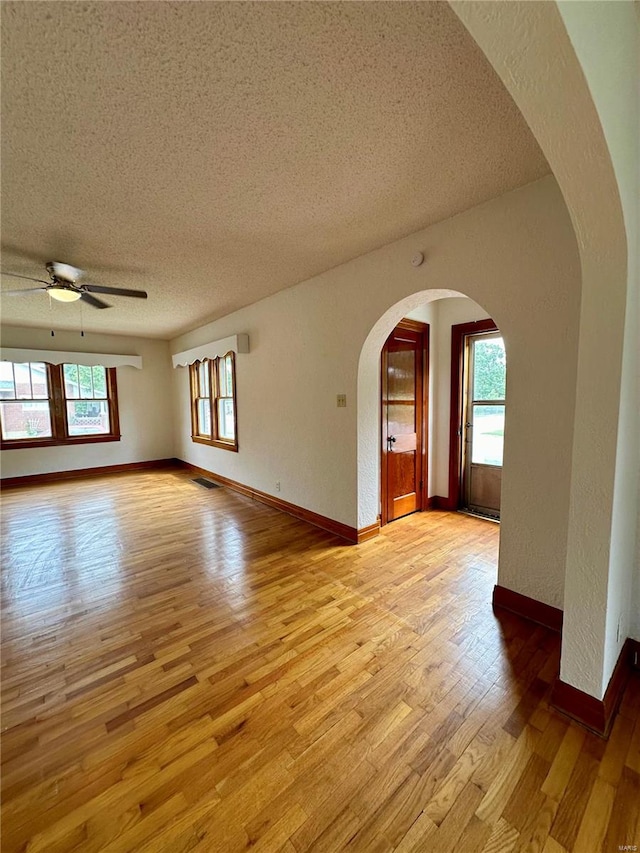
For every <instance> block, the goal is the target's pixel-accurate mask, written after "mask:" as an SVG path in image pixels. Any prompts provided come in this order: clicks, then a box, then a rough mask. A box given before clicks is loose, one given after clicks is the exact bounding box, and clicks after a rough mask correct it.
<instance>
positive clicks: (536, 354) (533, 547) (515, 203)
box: [354, 177, 580, 607]
mask: <svg viewBox="0 0 640 853" xmlns="http://www.w3.org/2000/svg"><path fill="white" fill-rule="evenodd" d="M422 240H423V242H422V244H419V243H418V242H417V238H416V237H415V236H414V237H413V238H412V240H411V244H412V245H411V248H412V249H413V250H414V251H415V250H416V249H419V248H424V249H426V252H425V254H426V261H425V263H424V264H423V265H422V267H420V268H419V272H416V271H414V272H412V273H411V274H410V275H411V278H415V279H416V281H415V283H414V286H413V287H412V288H411V287H410V282H411V278H409V277H408V276H407V274H406V272H405V267H404V264H403V263H400V261H401V254H398V261H399V263H398V265H397V266H396V264H395V263H389V261H388V259H387V252H389V253H390V252H391V251H394V252H395V248H394V249H393V250H391V249H385V250H382V251H381V253H380V263H376V262H375V261H376V260H377V258H372V263H371V265H370V269H369V273H370V275H369V280H370V292H371V293H372V294H373V292H374V290H373V287H374V286H375V295H376V299H375V300H374V299H373V298H372V299H370V300H369V301H368V302H367V303H366V304H364V305H362V306H361V309H360V315H361V319H364V315H365V313H366V315H367V316H368V322H367V325H366V328H364V329H363V331H362V336H361V341H362V344H361V345H360V347H359V356H358V371H357V377H354V378H356V382H357V389H356V390H357V411H356V413H355V415H356V424H355V428H356V441H357V450H356V461H357V468H356V472H355V473H356V488H357V493H356V498H357V526H358V528H359V529H363V528H367V527H369V526H370V525H374V524H375V523H376V520H377V516H378V511H379V488H380V485H379V484H380V477H379V465H380V460H379V431H378V430H379V405H380V400H379V391H378V388H379V364H380V352H381V349H382V346H383V344H384V342H385V340H386V338H387V337H388V335H389V333H390V332H391V330H392V329H393V328H394V326H395V325H396V324H397V323H398V321H399V320H401V319H402V318H403V316H405V315H406V314H407V313H410V312H411V311H412V310H414V309H415V308H417V307H418V306H420V305H422V304H425V303H426V304H429V303H432V302H433V301H434V300H438V299H444V298H447V297H452V296H466V297H468V298H470V299H472V300H473V301H474V302H475V303H477V304H478V305H480V306H482V307H483V308H484V309H485V311H486V312H487V314H488V315H489V316H490V317H491V318H492V319H493V320H494V321H495V323H496V324H497V326H498V328H499V329H500V331H501V333H502V337H503V340H504V342H505V347H506V350H507V353H508V390H507V394H508V415H507V429H506V437H505V438H506V441H505V455H504V470H503V475H504V476H503V481H502V510H501V531H500V557H499V567H498V583H499V584H500V585H501V586H504V587H506V588H507V589H510V590H514V591H515V592H518V593H520V594H521V595H525V596H528V597H530V598H534V599H537V600H538V601H541V602H543V603H545V604H549V605H551V606H552V607H562V601H563V594H564V571H565V562H566V540H567V523H568V521H567V519H568V507H569V493H570V465H571V446H572V441H573V425H574V424H573V420H574V403H575V378H576V370H577V345H578V324H579V311H580V288H579V282H580V278H579V264H578V256H577V247H576V241H575V235H574V233H573V230H572V228H571V225H570V222H569V219H568V217H567V213H566V208H565V207H564V204H563V202H562V200H561V197H560V195H559V193H558V192H557V186H556V184H555V181H554V180H553V178H551V177H549V178H548V179H543V180H542V181H540V182H536V183H535V184H532V185H529V186H528V187H526V188H523V189H522V190H519V191H516V192H514V193H510V194H507V195H505V196H502V197H500V198H499V199H496V200H494V201H492V202H490V203H489V204H487V205H484V206H482V207H481V208H477V209H475V210H474V211H469V212H468V213H466V214H463V215H461V216H460V217H454V218H453V219H451V220H448V221H447V222H444V223H440V224H439V225H438V226H435V227H432V228H431V229H429V230H428V231H426V232H424V236H423V238H422ZM398 249H399V250H400V251H401V249H402V244H398ZM404 257H405V258H406V257H407V256H406V255H405V256H404ZM408 257H409V258H410V257H411V254H408ZM405 262H406V263H408V260H407V261H405ZM423 268H424V269H423ZM427 283H430V284H432V285H434V286H432V287H429V286H426V287H425V286H424V284H427ZM420 284H422V287H420ZM416 285H417V286H416ZM437 285H440V286H439V287H438V286H437ZM374 312H375V313H374ZM541 412H547V413H550V414H551V416H549V417H543V418H541Z"/></svg>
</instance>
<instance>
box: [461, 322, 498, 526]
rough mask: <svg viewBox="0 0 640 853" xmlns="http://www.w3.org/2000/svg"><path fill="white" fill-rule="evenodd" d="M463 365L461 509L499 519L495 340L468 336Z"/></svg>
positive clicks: (486, 337) (490, 335) (496, 357)
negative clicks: (464, 378) (462, 497)
mask: <svg viewBox="0 0 640 853" xmlns="http://www.w3.org/2000/svg"><path fill="white" fill-rule="evenodd" d="M465 361H466V365H465V368H466V369H465V375H466V377H467V383H466V388H465V406H464V423H463V435H464V465H463V471H464V474H463V494H464V506H465V507H466V508H467V509H468V510H469V511H470V512H477V513H480V514H481V515H488V516H490V517H492V518H500V492H501V486H502V454H503V445H504V424H505V389H506V357H505V349H504V342H503V340H502V337H501V335H500V334H499V333H493V334H486V333H485V334H479V335H469V336H468V337H467V339H466V353H465Z"/></svg>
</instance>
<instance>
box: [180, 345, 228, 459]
mask: <svg viewBox="0 0 640 853" xmlns="http://www.w3.org/2000/svg"><path fill="white" fill-rule="evenodd" d="M189 375H190V378H191V438H192V439H193V441H198V442H201V443H202V444H212V445H214V447H222V448H224V449H225V450H237V449H238V437H237V430H236V363H235V355H234V353H232V352H228V353H227V354H226V355H223V356H220V357H218V358H205V359H203V360H202V361H196V362H195V363H194V364H192V365H190V366H189Z"/></svg>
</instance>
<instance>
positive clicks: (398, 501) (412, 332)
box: [381, 320, 429, 524]
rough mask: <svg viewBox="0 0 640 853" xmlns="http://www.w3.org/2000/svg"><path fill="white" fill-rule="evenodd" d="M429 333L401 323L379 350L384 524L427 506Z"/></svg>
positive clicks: (419, 326) (420, 325)
mask: <svg viewBox="0 0 640 853" xmlns="http://www.w3.org/2000/svg"><path fill="white" fill-rule="evenodd" d="M428 333H429V327H428V326H427V325H426V324H425V323H417V322H415V321H412V320H403V321H402V322H401V323H400V324H399V325H398V326H396V328H395V329H394V330H393V332H392V333H391V335H390V336H389V338H388V339H387V342H386V343H385V345H384V348H383V350H382V384H381V387H382V418H381V421H382V466H381V469H382V489H381V493H382V519H381V520H382V523H383V524H386V523H387V522H388V521H394V520H395V519H396V518H401V517H402V516H404V515H409V513H412V512H416V511H417V510H421V509H423V508H424V505H425V497H424V494H425V489H426V436H425V424H426V422H427V419H426V391H425V379H426V375H427V353H428Z"/></svg>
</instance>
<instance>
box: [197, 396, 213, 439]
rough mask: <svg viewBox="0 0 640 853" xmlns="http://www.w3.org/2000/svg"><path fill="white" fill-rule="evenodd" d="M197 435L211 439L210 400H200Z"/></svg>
mask: <svg viewBox="0 0 640 853" xmlns="http://www.w3.org/2000/svg"><path fill="white" fill-rule="evenodd" d="M197 435H204V436H207V438H211V406H210V404H209V400H198V424H197Z"/></svg>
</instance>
